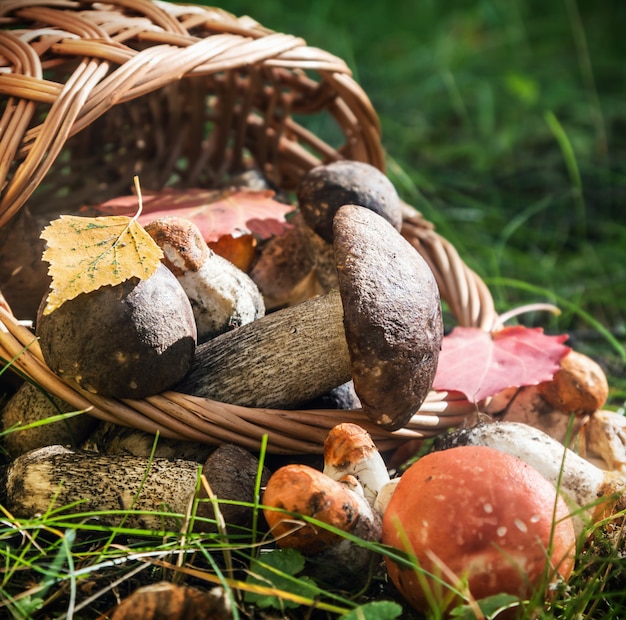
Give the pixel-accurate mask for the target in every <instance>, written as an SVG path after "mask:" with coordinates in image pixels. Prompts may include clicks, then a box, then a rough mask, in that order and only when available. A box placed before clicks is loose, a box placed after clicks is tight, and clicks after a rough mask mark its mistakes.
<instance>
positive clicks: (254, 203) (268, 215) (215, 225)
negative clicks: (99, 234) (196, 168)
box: [96, 188, 294, 243]
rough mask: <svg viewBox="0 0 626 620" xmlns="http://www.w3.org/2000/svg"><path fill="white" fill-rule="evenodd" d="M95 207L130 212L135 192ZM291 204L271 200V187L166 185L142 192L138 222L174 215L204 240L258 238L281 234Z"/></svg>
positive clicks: (134, 206) (116, 212) (115, 212)
mask: <svg viewBox="0 0 626 620" xmlns="http://www.w3.org/2000/svg"><path fill="white" fill-rule="evenodd" d="M96 210H97V211H98V212H99V213H103V214H105V215H131V216H132V215H133V214H134V213H136V212H137V196H134V195H131V196H121V197H119V198H114V199H113V200H109V201H107V202H104V203H102V204H101V205H99V206H98V207H96ZM293 210H294V208H293V207H292V206H291V205H288V204H284V203H282V202H278V201H277V200H274V192H273V191H272V190H262V191H257V190H250V189H238V190H224V191H221V190H208V189H199V188H190V189H184V190H180V189H171V188H167V189H164V190H162V191H160V192H158V193H155V194H147V195H145V194H144V195H143V210H142V213H141V215H140V217H139V223H140V224H142V225H144V224H147V223H148V222H151V221H152V220H155V219H157V218H159V217H165V216H168V215H176V216H178V217H183V218H185V219H188V220H191V221H192V222H194V223H195V224H196V226H197V227H198V228H199V229H200V232H201V233H202V236H203V237H204V240H205V241H206V242H207V243H211V242H216V241H218V240H219V239H220V238H221V237H223V236H225V235H231V236H233V237H240V236H242V235H246V234H252V235H254V236H255V237H256V238H258V239H268V238H269V237H273V236H278V235H280V234H281V233H282V232H283V231H284V230H285V228H287V227H288V226H289V224H288V223H287V221H286V219H285V215H287V213H289V212H291V211H293Z"/></svg>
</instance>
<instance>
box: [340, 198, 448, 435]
mask: <svg viewBox="0 0 626 620" xmlns="http://www.w3.org/2000/svg"><path fill="white" fill-rule="evenodd" d="M333 230H334V250H335V259H336V263H337V271H338V274H339V290H340V292H341V298H342V301H343V311H344V328H345V333H346V340H347V343H348V349H349V352H350V358H351V362H352V378H353V380H354V386H355V389H356V392H357V394H358V396H359V398H360V400H361V403H362V405H363V410H364V412H365V413H366V414H367V416H368V417H369V418H370V419H371V420H373V421H374V422H376V424H379V425H380V426H382V427H384V428H386V429H389V430H395V429H398V428H402V427H403V426H405V425H406V424H407V422H408V421H409V420H410V419H411V417H412V416H413V414H415V413H416V412H417V410H418V409H419V407H420V405H421V404H422V403H423V401H424V399H425V398H426V395H427V394H428V391H429V390H430V388H431V386H432V382H433V380H434V376H435V371H436V369H437V361H438V359H439V350H440V348H441V339H442V337H443V321H442V318H441V304H440V298H439V290H438V287H437V283H436V281H435V278H434V276H433V274H432V272H431V270H430V268H429V267H428V265H427V264H426V262H425V261H424V259H423V258H422V257H421V256H420V255H419V254H418V253H417V252H416V251H415V249H414V248H413V247H412V246H411V245H410V244H409V243H408V242H407V241H406V240H405V239H404V238H403V237H402V236H401V235H400V234H399V233H398V232H397V231H396V230H395V228H394V227H393V226H392V225H391V224H389V223H388V222H387V221H385V220H384V219H383V218H382V217H380V216H379V215H377V214H376V213H374V212H373V211H370V210H368V209H366V208H363V207H359V206H355V205H345V206H342V207H341V208H340V209H339V210H338V211H337V214H336V216H335V220H334V226H333Z"/></svg>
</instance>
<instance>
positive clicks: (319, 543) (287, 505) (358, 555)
mask: <svg viewBox="0 0 626 620" xmlns="http://www.w3.org/2000/svg"><path fill="white" fill-rule="evenodd" d="M388 483H389V474H388V473H387V469H386V467H385V463H384V461H383V459H382V457H381V455H380V454H379V452H378V450H377V449H376V446H375V445H374V442H373V441H372V438H371V437H370V435H369V433H367V431H365V430H364V429H363V428H361V427H360V426H358V425H356V424H351V423H342V424H338V425H337V426H335V427H334V428H332V429H331V430H330V431H329V433H328V435H327V436H326V440H325V442H324V470H323V472H320V471H319V470H317V469H314V468H312V467H309V466H307V465H299V464H297V465H294V464H292V465H286V466H284V467H281V468H280V469H278V470H277V471H276V472H275V473H274V474H273V475H272V476H271V477H270V480H269V482H268V485H267V488H266V490H265V493H264V496H263V503H264V505H265V506H266V509H265V511H264V512H265V519H266V521H267V522H268V524H269V525H270V527H271V532H272V535H273V536H274V538H275V539H276V541H277V543H278V545H279V546H281V547H291V548H295V549H298V550H299V551H300V552H302V553H303V554H304V555H306V556H308V557H309V558H310V561H311V562H312V563H313V564H314V565H315V566H316V567H317V568H316V573H317V574H318V576H320V577H322V578H324V579H326V580H331V581H337V580H338V579H339V580H340V581H341V583H345V584H352V585H354V583H356V582H361V581H362V580H363V579H364V578H365V577H366V576H367V574H368V569H369V568H370V566H371V563H372V561H373V559H374V554H373V553H372V552H371V551H370V550H368V549H365V548H364V547H362V546H359V545H358V544H356V543H353V542H352V541H350V540H348V539H346V538H343V537H341V536H340V535H338V534H336V533H334V532H331V531H328V530H325V529H323V528H320V527H317V526H315V525H313V524H311V523H308V522H307V523H304V524H303V523H302V521H298V515H305V516H308V517H313V518H315V519H317V520H319V521H322V522H323V523H326V524H328V525H331V526H333V527H335V528H338V529H340V530H342V531H344V532H349V533H351V534H354V535H356V536H359V537H361V538H362V539H364V540H367V541H379V540H380V536H381V530H380V526H381V519H382V510H380V509H379V507H378V506H377V503H376V500H377V497H378V495H379V491H380V490H381V489H382V488H384V486H385V485H386V484H388ZM284 511H287V512H288V514H285V512H284Z"/></svg>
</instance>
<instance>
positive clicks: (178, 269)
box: [146, 216, 265, 342]
mask: <svg viewBox="0 0 626 620" xmlns="http://www.w3.org/2000/svg"><path fill="white" fill-rule="evenodd" d="M146 232H147V233H148V234H149V235H150V236H151V237H152V238H153V239H154V241H155V243H156V244H157V245H158V246H159V247H160V248H161V250H163V263H164V264H165V266H166V267H167V268H168V269H169V270H170V271H171V272H172V273H173V274H174V275H175V276H176V278H177V279H178V281H179V282H180V284H181V286H182V287H183V289H184V290H185V293H187V297H188V298H189V301H190V302H191V307H192V308H193V314H194V317H195V319H196V328H197V330H198V342H204V341H205V340H208V339H210V338H214V337H215V336H217V335H218V334H222V333H224V332H226V331H230V330H231V329H235V328H237V327H241V325H245V324H246V323H250V322H252V321H255V320H256V319H258V318H260V317H262V316H263V315H264V314H265V305H264V303H263V297H262V296H261V292H260V291H259V289H258V288H257V286H256V284H255V283H254V282H253V280H252V279H251V278H250V276H248V274H246V273H244V272H243V271H242V270H241V269H239V268H238V267H236V266H235V265H234V264H233V263H231V262H230V261H229V260H227V259H225V258H223V257H221V256H219V255H218V254H216V253H215V252H214V251H213V250H211V249H210V248H209V247H208V246H207V244H206V242H205V240H204V238H203V236H202V233H201V232H200V230H199V229H198V227H197V226H196V225H195V224H194V223H193V222H191V221H190V220H186V219H185V218H182V217H175V216H168V217H162V218H158V219H156V220H153V221H152V222H150V223H149V224H147V225H146Z"/></svg>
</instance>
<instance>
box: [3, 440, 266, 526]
mask: <svg viewBox="0 0 626 620" xmlns="http://www.w3.org/2000/svg"><path fill="white" fill-rule="evenodd" d="M200 468H202V469H201V473H202V474H203V475H204V477H205V478H206V479H207V481H208V483H209V485H211V488H212V489H213V486H215V488H214V489H213V493H214V495H215V496H216V497H217V498H218V499H223V500H236V501H243V502H246V501H247V502H253V501H254V480H255V478H256V472H257V470H258V460H257V459H256V458H255V457H254V456H253V455H252V454H250V453H248V452H246V451H245V450H243V449H242V448H237V447H236V446H226V445H225V446H221V447H220V448H218V449H217V450H216V451H215V452H214V453H213V454H212V455H211V456H210V457H209V458H208V459H207V461H206V463H205V464H204V466H201V465H199V464H198V463H197V462H195V461H188V460H183V459H176V460H170V459H163V458H153V459H150V458H145V457H136V456H130V455H114V456H109V455H103V454H98V453H94V452H87V451H76V452H74V451H72V450H68V449H66V448H64V447H63V446H58V445H56V446H47V447H45V448H39V449H37V450H32V451H31V452H28V453H26V454H24V455H22V456H20V457H18V458H17V459H15V461H13V462H12V463H11V464H10V465H8V466H7V467H6V468H5V471H4V472H3V478H4V480H3V482H4V484H0V489H3V492H4V495H5V497H3V498H1V501H2V504H3V505H4V507H5V508H6V509H7V510H8V511H9V512H10V513H11V514H12V515H13V516H15V517H17V518H27V519H28V518H32V517H33V516H34V515H36V514H42V513H46V512H48V511H50V510H54V511H55V512H57V513H63V512H64V507H66V506H70V508H68V509H66V511H69V512H68V517H69V515H70V514H71V515H78V514H79V513H92V512H97V515H94V517H93V518H94V519H97V522H98V523H100V524H105V525H112V526H119V525H122V524H123V525H124V526H125V527H131V528H141V529H146V530H152V531H164V530H165V531H180V530H181V529H182V528H183V526H184V523H185V519H186V515H188V514H189V513H190V510H191V505H192V502H193V499H194V496H195V493H196V489H197V488H198V487H199V474H200ZM224 471H228V472H229V474H230V477H231V478H232V482H233V485H232V486H231V487H230V488H228V489H227V488H225V486H224V484H223V481H222V479H223V472H224ZM267 477H268V476H267ZM251 480H252V483H251V482H250V481H251ZM214 483H215V484H214ZM203 496H204V497H206V494H205V493H203V491H202V488H200V492H199V497H200V498H202V497H203ZM225 506H226V504H225ZM120 511H122V512H120ZM126 511H129V512H126ZM195 514H196V516H197V517H199V518H196V519H195V520H194V525H193V528H194V530H196V531H215V523H214V519H215V512H214V507H213V504H212V503H211V502H208V501H201V502H199V504H198V506H197V510H196V513H195ZM229 516H232V515H229ZM75 518H80V519H81V520H84V519H85V517H84V516H77V517H75ZM225 520H227V519H225ZM227 522H228V520H227ZM230 523H231V524H232V525H238V523H234V522H233V521H230ZM240 523H241V522H240Z"/></svg>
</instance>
